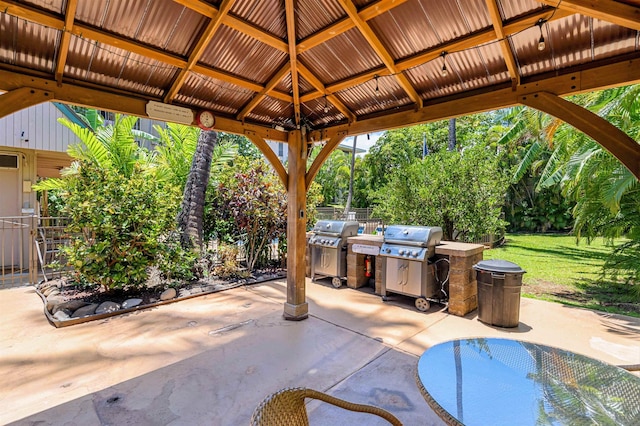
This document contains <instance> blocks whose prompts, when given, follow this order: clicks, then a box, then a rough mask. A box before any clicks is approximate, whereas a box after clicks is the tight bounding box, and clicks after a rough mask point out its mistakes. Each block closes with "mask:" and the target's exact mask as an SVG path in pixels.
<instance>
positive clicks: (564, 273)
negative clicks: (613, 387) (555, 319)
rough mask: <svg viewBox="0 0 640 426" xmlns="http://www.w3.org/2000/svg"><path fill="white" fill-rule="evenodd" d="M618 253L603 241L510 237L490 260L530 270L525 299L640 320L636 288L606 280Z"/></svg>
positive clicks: (554, 236) (547, 236)
mask: <svg viewBox="0 0 640 426" xmlns="http://www.w3.org/2000/svg"><path fill="white" fill-rule="evenodd" d="M612 250H613V248H612V247H610V246H608V245H606V244H605V242H604V241H603V240H602V239H598V240H595V241H592V242H591V244H587V241H586V239H583V240H581V241H580V243H579V244H577V243H576V238H575V237H573V236H568V235H559V234H508V235H507V236H506V243H505V244H504V245H503V246H501V247H498V248H494V249H491V250H485V252H484V258H485V259H503V260H508V261H510V262H513V263H516V264H518V265H519V266H520V267H522V268H523V269H524V270H526V271H527V273H526V274H524V277H523V289H522V292H523V295H524V296H525V297H534V298H539V299H544V300H551V301H555V302H560V303H565V304H571V305H576V306H581V307H585V308H591V309H598V310H603V311H607V312H618V313H624V314H627V315H634V316H640V313H639V312H638V310H637V309H638V308H637V306H638V305H637V304H638V302H640V300H638V296H637V293H636V292H634V291H633V288H632V286H629V285H625V284H622V283H616V282H612V281H610V280H606V279H602V277H601V272H602V265H603V264H604V262H605V260H606V259H607V257H608V256H609V255H610V253H611V252H612ZM634 304H635V306H633V305H634Z"/></svg>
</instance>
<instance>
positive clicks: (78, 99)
mask: <svg viewBox="0 0 640 426" xmlns="http://www.w3.org/2000/svg"><path fill="white" fill-rule="evenodd" d="M22 88H26V89H28V90H30V89H33V90H36V91H42V92H44V93H49V94H50V95H49V97H48V99H44V100H48V101H58V102H62V103H67V104H72V105H80V106H86V107H89V108H98V109H103V110H106V111H113V112H119V113H122V114H128V115H135V116H137V117H144V118H148V117H149V116H148V115H147V112H146V105H147V102H148V101H149V100H154V101H160V100H159V99H151V98H150V99H143V98H139V97H133V96H131V94H130V93H128V92H126V91H123V90H122V91H120V90H117V89H107V88H105V87H98V86H96V87H87V86H86V85H83V86H80V85H76V84H71V83H63V84H62V86H58V85H57V83H56V81H55V80H53V79H51V78H42V77H34V76H29V75H27V74H24V73H20V72H16V71H9V70H3V69H0V91H8V92H11V91H13V90H16V89H22ZM22 93H23V94H27V93H28V92H26V91H25V92H22ZM7 95H8V94H5V95H2V96H0V103H2V104H3V106H2V108H4V109H6V110H11V112H15V111H18V110H20V109H22V108H26V107H27V106H31V105H35V104H37V103H39V102H35V103H30V104H29V105H25V106H24V107H22V108H17V109H16V107H15V105H18V103H14V104H15V105H14V106H10V105H9V106H4V105H5V104H7V103H8V102H9V101H10V98H4V96H7ZM3 98H4V100H3ZM44 100H43V101H44ZM43 101H40V102H43ZM193 124H194V125H195V123H193ZM215 129H216V130H220V131H223V132H228V133H235V134H238V135H244V134H247V132H255V133H256V134H257V135H259V136H260V137H262V138H263V139H267V140H273V141H278V142H287V140H288V139H287V138H288V133H287V132H282V131H279V130H276V129H272V128H270V127H264V126H258V125H255V124H249V123H242V122H241V121H238V120H234V119H230V118H227V117H222V116H217V117H216V126H215Z"/></svg>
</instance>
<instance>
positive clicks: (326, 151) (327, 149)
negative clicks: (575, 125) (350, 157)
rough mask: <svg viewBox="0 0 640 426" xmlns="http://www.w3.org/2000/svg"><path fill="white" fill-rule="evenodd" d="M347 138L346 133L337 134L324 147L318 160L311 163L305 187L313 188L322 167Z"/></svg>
mask: <svg viewBox="0 0 640 426" xmlns="http://www.w3.org/2000/svg"><path fill="white" fill-rule="evenodd" d="M345 137H346V133H345V132H338V133H337V134H335V135H333V136H332V137H331V138H330V139H329V140H328V141H327V142H326V143H325V145H324V146H323V147H322V149H321V150H320V152H319V153H318V155H317V156H316V158H315V159H314V160H313V163H311V167H309V170H308V171H307V173H306V175H305V185H306V187H307V189H309V186H311V182H313V179H315V177H316V175H317V174H318V171H319V170H320V167H322V165H323V164H324V162H325V161H326V160H327V158H329V155H330V154H331V153H332V152H333V150H334V149H335V148H336V147H337V146H338V145H340V142H342V141H343V140H344V138H345Z"/></svg>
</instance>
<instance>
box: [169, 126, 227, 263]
mask: <svg viewBox="0 0 640 426" xmlns="http://www.w3.org/2000/svg"><path fill="white" fill-rule="evenodd" d="M217 140H218V133H217V132H214V131H205V132H201V133H200V136H199V137H198V144H197V146H196V152H195V154H194V156H193V161H192V162H191V170H190V171H189V175H188V176H187V183H186V184H185V186H184V195H183V197H182V206H181V208H180V213H178V230H179V232H180V242H181V244H182V246H183V247H184V248H194V249H195V250H196V251H198V250H199V249H200V248H201V247H202V230H203V217H204V203H205V195H206V192H207V185H208V184H209V176H210V173H211V159H212V155H213V149H214V147H215V145H216V142H217Z"/></svg>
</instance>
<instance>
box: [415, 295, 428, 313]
mask: <svg viewBox="0 0 640 426" xmlns="http://www.w3.org/2000/svg"><path fill="white" fill-rule="evenodd" d="M430 307H431V304H430V303H429V301H428V300H427V299H425V298H424V297H418V298H417V299H416V308H417V309H418V310H419V311H420V312H427V311H428V310H429V308H430Z"/></svg>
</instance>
